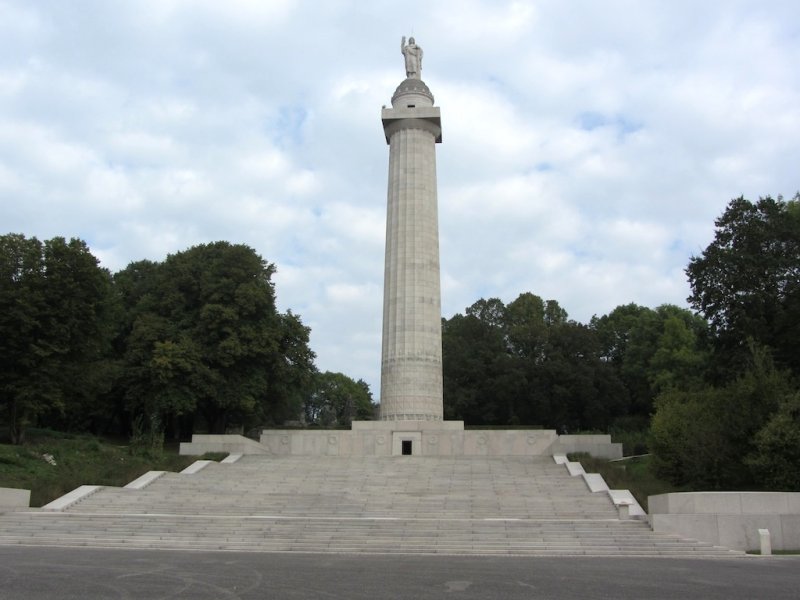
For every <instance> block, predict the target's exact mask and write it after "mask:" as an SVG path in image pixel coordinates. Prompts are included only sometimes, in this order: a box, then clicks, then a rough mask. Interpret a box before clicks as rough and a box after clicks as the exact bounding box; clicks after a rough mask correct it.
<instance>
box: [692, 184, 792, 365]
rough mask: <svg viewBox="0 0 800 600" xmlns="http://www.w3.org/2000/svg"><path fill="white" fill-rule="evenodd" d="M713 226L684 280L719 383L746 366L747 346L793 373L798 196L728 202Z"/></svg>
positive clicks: (740, 199) (741, 199)
mask: <svg viewBox="0 0 800 600" xmlns="http://www.w3.org/2000/svg"><path fill="white" fill-rule="evenodd" d="M715 225H716V231H715V234H714V241H713V242H711V244H709V245H708V247H707V248H706V249H705V250H704V251H703V252H702V254H701V255H700V256H695V257H693V258H692V259H691V261H690V262H689V265H688V267H687V268H686V274H687V276H688V278H689V283H690V285H691V288H692V295H691V296H690V297H689V302H690V303H691V305H692V306H693V307H694V308H695V309H697V310H698V311H700V312H701V313H702V314H703V315H704V316H705V317H706V318H707V319H708V320H709V322H710V324H711V328H712V331H713V334H714V342H715V347H716V354H715V356H716V359H717V362H718V363H719V366H720V368H721V369H722V370H721V378H722V379H723V380H724V378H725V377H726V375H727V374H729V373H736V372H738V371H739V370H740V369H741V367H742V365H743V364H744V363H746V361H747V343H746V341H747V340H748V339H753V340H755V341H756V342H758V343H759V344H763V345H765V346H767V347H769V348H771V349H773V351H774V356H775V359H776V361H777V362H778V364H780V365H785V366H788V367H790V368H791V369H792V370H793V371H794V373H795V374H800V195H797V196H795V197H794V199H793V200H791V201H789V202H785V201H784V200H783V199H782V198H781V197H780V196H779V197H778V198H777V199H773V198H771V197H769V196H767V197H765V198H761V199H759V200H758V202H751V201H749V200H746V199H744V198H743V197H740V198H736V199H734V200H732V201H731V202H730V204H728V207H727V208H726V210H725V212H724V213H723V214H722V216H721V217H720V218H718V219H717V220H716V221H715Z"/></svg>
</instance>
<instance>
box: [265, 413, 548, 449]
mask: <svg viewBox="0 0 800 600" xmlns="http://www.w3.org/2000/svg"><path fill="white" fill-rule="evenodd" d="M463 427H464V424H463V422H461V421H444V422H441V421H440V422H438V423H437V422H435V421H361V422H354V423H353V428H352V430H350V431H337V430H327V431H325V430H321V431H314V430H265V431H263V432H262V433H261V445H262V446H264V447H265V448H266V449H267V453H268V454H279V455H281V454H291V455H299V456H396V455H400V454H402V446H403V442H404V441H405V442H410V447H411V454H412V455H414V456H542V455H547V454H549V452H548V449H549V448H550V446H552V444H553V442H554V441H555V440H556V438H557V436H556V433H555V431H552V430H509V431H483V430H480V431H465V430H464V429H463Z"/></svg>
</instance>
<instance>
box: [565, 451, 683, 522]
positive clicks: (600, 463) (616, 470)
mask: <svg viewBox="0 0 800 600" xmlns="http://www.w3.org/2000/svg"><path fill="white" fill-rule="evenodd" d="M569 456H570V460H575V461H579V462H580V463H581V464H582V465H583V470H584V471H586V472H587V473H600V475H602V476H603V479H605V481H606V483H607V484H608V487H609V488H611V489H612V490H630V491H631V493H632V494H633V496H634V498H636V500H637V501H638V502H639V504H641V505H642V508H643V509H644V510H647V497H648V496H655V495H656V494H668V493H670V492H685V491H688V490H687V488H681V487H675V486H674V485H672V484H671V483H669V482H668V481H664V480H663V479H659V478H658V477H656V476H655V475H653V473H652V471H651V470H650V456H639V457H635V458H630V459H627V460H623V461H614V462H610V461H608V460H606V459H603V458H594V457H592V456H589V455H588V454H585V453H576V454H570V455H569Z"/></svg>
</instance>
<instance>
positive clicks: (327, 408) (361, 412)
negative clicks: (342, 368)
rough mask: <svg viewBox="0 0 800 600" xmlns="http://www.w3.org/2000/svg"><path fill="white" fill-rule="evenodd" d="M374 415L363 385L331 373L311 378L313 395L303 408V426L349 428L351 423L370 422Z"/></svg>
mask: <svg viewBox="0 0 800 600" xmlns="http://www.w3.org/2000/svg"><path fill="white" fill-rule="evenodd" d="M374 412H375V406H374V405H373V403H372V392H370V389H369V385H367V383H366V382H364V381H362V380H361V379H359V380H358V381H354V380H353V379H351V378H350V377H348V376H347V375H345V374H343V373H333V372H331V371H325V372H324V373H316V374H315V375H314V377H313V387H312V392H311V394H309V395H308V396H307V398H306V401H305V403H304V405H303V414H304V417H305V421H306V423H307V424H309V425H320V426H323V427H337V426H341V427H349V426H350V424H351V423H352V422H353V421H354V420H362V421H368V420H371V419H372V417H373V414H374Z"/></svg>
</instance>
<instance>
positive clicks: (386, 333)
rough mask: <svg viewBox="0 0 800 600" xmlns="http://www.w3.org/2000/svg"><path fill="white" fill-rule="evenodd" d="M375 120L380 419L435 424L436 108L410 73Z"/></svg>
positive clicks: (438, 404)
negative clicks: (379, 204)
mask: <svg viewBox="0 0 800 600" xmlns="http://www.w3.org/2000/svg"><path fill="white" fill-rule="evenodd" d="M381 117H382V120H383V129H384V133H385V134H386V142H387V143H388V144H389V188H388V196H387V214H386V265H385V271H384V290H383V347H382V356H381V419H382V420H391V421H408V420H415V421H419V420H424V421H440V420H442V414H443V408H442V328H441V300H440V292H439V225H438V211H437V200H436V152H435V144H436V143H437V142H441V139H442V138H441V121H440V115H439V109H438V108H434V106H433V95H432V94H431V92H430V90H429V89H428V86H427V85H425V83H424V82H422V80H420V79H415V78H409V79H406V80H405V81H403V83H401V84H400V86H399V87H398V88H397V91H395V93H394V96H392V108H390V109H386V108H384V109H383V111H382V114H381Z"/></svg>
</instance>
